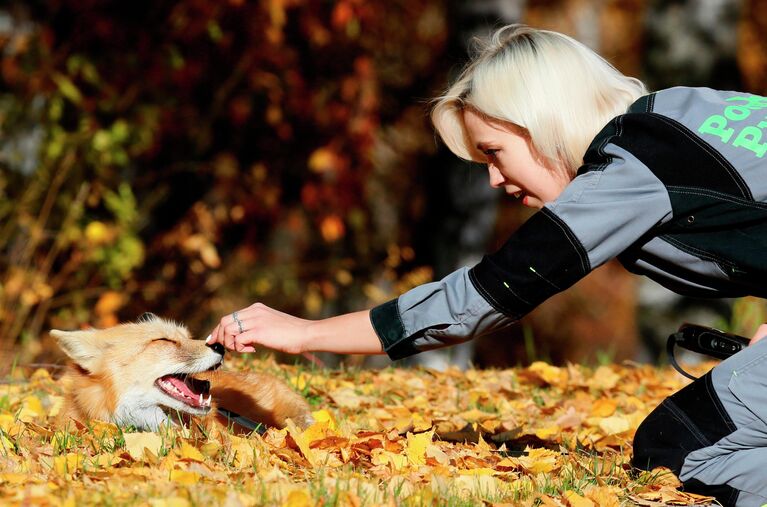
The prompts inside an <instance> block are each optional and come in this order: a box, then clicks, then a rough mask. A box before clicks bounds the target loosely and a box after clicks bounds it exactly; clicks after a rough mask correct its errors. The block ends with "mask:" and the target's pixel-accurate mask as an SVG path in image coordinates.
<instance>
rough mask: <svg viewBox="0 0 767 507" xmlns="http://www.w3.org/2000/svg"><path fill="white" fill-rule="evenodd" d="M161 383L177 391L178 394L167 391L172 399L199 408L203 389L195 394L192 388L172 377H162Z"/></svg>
mask: <svg viewBox="0 0 767 507" xmlns="http://www.w3.org/2000/svg"><path fill="white" fill-rule="evenodd" d="M160 381H161V382H164V383H167V384H171V385H172V386H173V387H175V388H176V389H178V391H179V392H172V391H167V390H166V392H167V393H168V394H170V395H171V396H173V397H174V398H178V399H179V400H181V401H183V402H184V403H186V404H188V405H192V406H194V407H199V406H201V403H200V395H201V394H202V391H203V389H201V390H200V392H195V391H193V390H192V387H193V386H190V385H189V384H187V383H186V382H184V381H183V380H181V379H180V378H178V377H176V376H174V375H166V376H164V377H161V378H160ZM197 382H199V381H197Z"/></svg>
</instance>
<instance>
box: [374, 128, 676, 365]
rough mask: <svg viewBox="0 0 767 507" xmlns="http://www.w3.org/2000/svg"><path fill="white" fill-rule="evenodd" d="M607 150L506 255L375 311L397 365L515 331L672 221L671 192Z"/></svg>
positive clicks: (517, 236)
mask: <svg viewBox="0 0 767 507" xmlns="http://www.w3.org/2000/svg"><path fill="white" fill-rule="evenodd" d="M598 149H599V153H598V154H597V155H598V156H597V157H594V158H593V161H592V163H591V164H590V165H588V166H585V167H584V169H583V170H582V174H580V175H579V176H578V177H576V178H575V179H574V180H573V181H572V182H571V183H570V185H568V187H567V188H566V189H565V191H564V192H563V193H562V195H560V197H559V198H558V199H557V200H556V201H555V202H553V203H551V204H549V205H547V206H546V207H544V208H543V209H542V210H541V211H539V212H538V213H536V214H535V215H533V216H532V217H531V218H530V219H529V220H528V221H527V222H525V223H524V224H523V225H522V226H521V227H520V228H519V229H518V230H517V231H516V232H515V233H514V234H513V235H512V236H511V237H510V238H509V240H508V241H507V242H506V243H505V244H504V245H503V246H502V247H501V248H500V249H499V250H498V251H497V252H495V253H493V254H491V255H486V256H485V257H484V258H483V259H482V261H481V262H480V263H479V264H477V265H476V266H474V267H473V268H471V269H467V268H463V269H460V270H458V271H456V272H454V273H452V274H450V275H448V276H447V277H445V278H444V279H443V280H441V281H438V282H433V283H429V284H425V285H422V286H419V287H416V288H415V289H412V290H411V291H409V292H406V293H405V294H403V295H402V296H400V297H399V298H397V299H395V300H392V301H389V302H388V303H385V304H383V305H381V306H378V307H376V308H374V309H373V310H372V311H371V321H372V324H373V327H374V328H375V330H376V332H377V334H378V336H379V338H380V339H381V343H382V345H383V348H384V351H385V352H386V353H387V354H389V357H391V358H392V359H400V358H403V357H407V356H410V355H412V354H416V353H418V352H421V351H425V350H430V349H433V348H438V347H443V346H447V345H453V344H455V343H459V342H462V341H467V340H470V339H472V338H474V337H477V336H480V335H483V334H486V333H489V332H492V331H496V330H499V329H501V328H503V327H505V326H508V325H510V324H511V323H513V322H514V321H516V320H518V319H519V318H521V317H522V316H523V315H525V314H527V313H528V312H530V311H531V310H532V309H534V308H535V307H536V306H538V305H539V304H540V303H542V302H543V301H545V300H546V299H548V298H549V297H551V296H552V295H554V294H556V293H558V292H561V291H563V290H565V289H567V288H568V287H570V286H571V285H573V284H574V283H575V282H577V281H578V280H580V279H581V278H583V277H584V276H586V275H587V274H588V273H589V272H590V271H591V270H592V269H594V268H596V267H597V266H599V265H601V264H603V263H604V262H606V261H607V260H609V259H611V258H614V257H616V256H617V255H618V254H619V253H621V252H622V251H623V250H625V249H626V248H627V247H628V246H630V245H631V244H633V243H634V242H636V241H637V240H638V239H639V238H640V237H642V236H643V235H644V234H645V233H647V231H649V230H650V229H652V228H653V226H655V225H657V224H659V223H661V222H662V221H663V220H666V219H668V217H670V216H671V205H670V201H669V198H668V192H667V191H666V190H665V187H664V186H663V185H662V183H661V182H660V181H659V180H658V179H657V178H656V177H655V176H654V175H653V174H652V172H651V171H649V169H648V168H647V167H645V166H644V165H643V164H641V162H639V161H638V160H637V159H636V158H634V157H633V156H632V155H631V154H629V153H628V152H626V151H625V150H623V149H622V148H619V147H617V146H615V145H612V144H609V143H604V144H603V145H601V146H599V147H598Z"/></svg>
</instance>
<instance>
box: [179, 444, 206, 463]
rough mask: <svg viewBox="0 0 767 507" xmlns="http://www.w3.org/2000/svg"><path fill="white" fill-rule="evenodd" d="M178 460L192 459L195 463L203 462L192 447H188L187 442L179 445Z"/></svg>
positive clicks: (199, 453)
mask: <svg viewBox="0 0 767 507" xmlns="http://www.w3.org/2000/svg"><path fill="white" fill-rule="evenodd" d="M177 453H178V456H179V458H181V459H184V458H186V459H192V460H195V461H205V457H204V456H203V455H202V453H201V452H200V451H199V450H198V449H197V448H196V447H194V446H191V445H189V444H188V443H187V442H184V443H182V444H181V449H179V450H178V451H177Z"/></svg>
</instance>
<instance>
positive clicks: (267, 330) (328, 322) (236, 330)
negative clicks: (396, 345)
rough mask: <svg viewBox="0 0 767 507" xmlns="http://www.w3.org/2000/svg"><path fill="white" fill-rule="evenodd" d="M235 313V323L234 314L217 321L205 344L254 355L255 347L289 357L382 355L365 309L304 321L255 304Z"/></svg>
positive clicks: (379, 343) (368, 312) (379, 342)
mask: <svg viewBox="0 0 767 507" xmlns="http://www.w3.org/2000/svg"><path fill="white" fill-rule="evenodd" d="M235 313H236V315H237V319H236V320H235V318H234V314H229V315H226V316H224V317H222V318H221V321H220V322H219V323H218V325H217V326H216V327H215V329H213V332H212V333H211V335H210V337H209V338H208V340H207V342H208V344H213V343H221V344H222V345H224V346H225V347H226V348H228V349H231V350H236V351H238V352H254V351H255V350H256V347H267V348H270V349H274V350H279V351H281V352H287V353H289V354H300V353H302V352H335V353H338V354H383V348H382V346H381V341H380V340H379V339H378V335H377V334H376V332H375V330H374V329H373V325H372V324H371V322H370V311H369V310H363V311H359V312H354V313H348V314H345V315H339V316H337V317H330V318H327V319H322V320H307V319H301V318H298V317H294V316H292V315H289V314H287V313H283V312H280V311H277V310H275V309H273V308H270V307H268V306H266V305H264V304H262V303H256V304H253V305H251V306H249V307H247V308H243V309H242V310H238V311H237V312H235ZM238 320H239V324H238V322H237V321H238ZM240 326H241V327H242V332H240Z"/></svg>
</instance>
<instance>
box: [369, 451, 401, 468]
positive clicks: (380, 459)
mask: <svg viewBox="0 0 767 507" xmlns="http://www.w3.org/2000/svg"><path fill="white" fill-rule="evenodd" d="M370 462H371V463H372V464H374V465H391V466H392V469H393V470H395V471H397V470H401V469H402V468H404V467H405V466H407V462H408V459H407V457H405V456H403V455H401V454H395V453H393V452H390V451H385V450H383V449H381V448H378V449H373V452H372V453H371V457H370Z"/></svg>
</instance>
